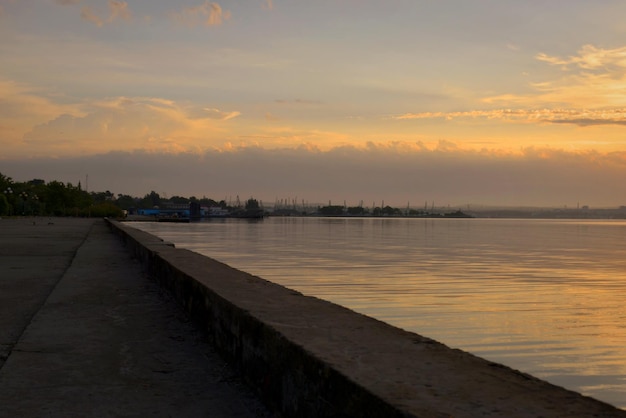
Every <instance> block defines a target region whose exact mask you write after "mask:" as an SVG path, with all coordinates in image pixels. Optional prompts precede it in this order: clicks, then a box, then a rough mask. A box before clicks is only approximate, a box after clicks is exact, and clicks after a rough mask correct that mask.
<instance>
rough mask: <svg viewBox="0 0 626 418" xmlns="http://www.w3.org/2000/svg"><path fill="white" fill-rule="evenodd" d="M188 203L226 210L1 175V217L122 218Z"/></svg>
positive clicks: (207, 201) (177, 199) (152, 195)
mask: <svg viewBox="0 0 626 418" xmlns="http://www.w3.org/2000/svg"><path fill="white" fill-rule="evenodd" d="M191 202H198V203H199V204H200V205H202V206H220V207H222V208H224V209H227V205H226V202H224V201H221V202H216V201H215V200H213V199H208V198H206V197H205V198H202V199H198V198H196V197H194V196H192V197H189V198H186V197H182V196H172V197H171V198H169V199H168V198H165V197H161V196H160V195H159V194H158V193H156V192H154V191H152V192H150V193H147V194H146V195H145V196H144V197H142V198H140V197H134V196H130V195H126V194H117V195H115V194H114V193H112V192H110V191H109V190H106V191H104V192H95V191H91V192H89V191H87V190H85V189H83V187H82V185H81V183H80V181H79V182H78V184H76V185H74V184H72V183H69V182H68V183H63V182H61V181H57V180H54V181H50V182H46V181H44V180H42V179H33V180H30V181H26V182H17V181H13V179H12V178H11V177H9V176H6V175H4V174H2V173H0V216H80V217H104V216H107V217H121V216H123V215H124V213H125V211H131V210H133V209H151V208H154V207H163V206H168V205H188V204H189V203H191Z"/></svg>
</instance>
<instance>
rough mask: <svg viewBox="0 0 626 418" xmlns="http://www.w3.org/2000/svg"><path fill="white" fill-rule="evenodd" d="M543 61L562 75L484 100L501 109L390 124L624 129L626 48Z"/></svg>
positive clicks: (435, 115)
mask: <svg viewBox="0 0 626 418" xmlns="http://www.w3.org/2000/svg"><path fill="white" fill-rule="evenodd" d="M536 58H537V59H538V60H539V61H543V62H546V63H548V64H550V65H556V66H560V67H561V69H562V70H563V76H562V77H560V78H555V79H551V80H544V81H540V82H534V83H531V84H530V87H531V88H532V89H533V90H534V92H532V93H529V94H525V95H519V94H501V95H496V96H490V97H485V98H483V99H482V102H483V103H485V104H488V105H490V106H491V105H496V106H497V105H499V106H502V105H504V106H506V107H505V108H499V109H486V110H471V111H464V112H421V113H405V114H402V115H397V116H393V117H392V119H396V120H406V119H446V120H453V119H464V118H465V119H467V118H484V119H494V120H502V121H506V122H521V123H555V124H575V125H578V126H592V125H617V126H619V125H622V126H626V94H625V93H626V47H621V48H615V49H602V48H597V47H594V46H592V45H585V46H583V47H582V48H581V50H580V51H579V52H578V55H576V56H570V57H567V58H562V57H554V56H549V55H547V54H543V53H542V54H538V55H537V56H536Z"/></svg>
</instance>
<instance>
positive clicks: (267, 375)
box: [112, 222, 626, 417]
mask: <svg viewBox="0 0 626 418" xmlns="http://www.w3.org/2000/svg"><path fill="white" fill-rule="evenodd" d="M112 226H113V228H114V229H116V230H117V231H118V233H119V234H120V236H121V237H122V238H123V239H124V241H125V243H126V246H127V247H128V248H129V249H130V250H131V251H132V252H133V253H134V254H135V255H136V256H137V257H138V258H139V259H140V260H142V262H143V263H144V265H145V266H146V267H147V270H148V271H149V274H150V275H152V276H153V277H154V278H156V279H157V280H158V281H159V282H160V283H161V284H162V285H163V286H165V287H167V288H169V289H170V290H171V291H172V292H173V294H174V295H175V297H176V298H177V299H178V300H179V301H180V302H181V303H182V304H183V305H184V306H185V307H186V309H187V311H188V312H189V313H190V314H191V315H192V316H193V317H194V318H196V319H197V320H198V321H199V322H200V323H201V324H202V326H203V327H204V328H205V329H207V331H208V332H209V333H210V334H211V335H212V338H213V342H214V345H215V346H216V347H217V348H218V349H219V350H220V351H221V352H222V353H223V354H224V355H225V356H227V357H229V358H230V359H231V360H232V361H233V362H236V363H237V364H238V365H239V367H240V368H241V371H242V373H243V374H244V375H245V376H246V377H247V378H248V379H249V380H250V381H251V382H253V383H254V385H255V386H256V387H257V388H258V390H259V393H260V394H261V395H262V396H263V397H264V398H265V399H266V400H267V402H269V403H271V404H273V405H274V407H275V408H277V409H278V410H279V411H280V412H281V413H282V414H284V415H285V416H294V417H320V416H359V417H383V416H384V417H391V416H414V417H449V416H454V417H583V416H584V417H625V416H626V411H622V410H618V409H616V408H614V407H612V406H610V405H607V404H604V403H602V402H599V401H596V400H594V399H591V398H588V397H584V396H581V395H580V394H577V393H574V392H571V391H567V390H565V389H563V388H560V387H557V386H554V385H551V384H549V383H547V382H544V381H541V380H539V379H536V378H534V377H532V376H529V375H526V374H523V373H520V372H517V371H514V370H512V369H509V368H507V367H504V366H501V365H498V364H494V363H491V362H488V361H486V360H483V359H480V358H478V357H475V356H472V355H470V354H468V353H465V352H462V351H460V350H453V349H450V348H448V347H446V346H444V345H442V344H439V343H437V342H435V341H433V340H430V339H428V338H424V337H421V336H419V335H416V334H413V333H409V332H405V331H403V330H400V329H398V328H395V327H392V326H390V325H387V324H384V323H382V322H380V321H376V320H374V319H372V318H368V317H366V316H363V315H360V314H357V313H354V312H352V311H350V310H348V309H345V308H342V307H340V306H337V305H334V304H331V303H328V302H325V301H321V300H319V299H316V298H312V297H306V296H303V295H301V294H300V293H298V292H295V291H291V290H289V289H286V288H284V287H281V286H279V285H275V284H272V283H270V282H267V281H265V280H263V279H260V278H257V277H254V276H251V275H249V274H246V273H244V272H241V271H237V270H234V269H232V268H230V267H228V266H226V265H224V264H221V263H219V262H217V261H215V260H212V259H210V258H207V257H204V256H201V255H199V254H195V253H193V252H190V251H187V250H178V249H175V248H173V247H172V246H169V245H167V243H164V242H162V241H161V240H159V239H158V238H156V237H154V236H152V235H150V234H148V233H145V232H143V231H139V230H136V229H134V228H132V227H129V226H127V225H122V224H119V223H116V222H112ZM207 239H209V238H208V237H207Z"/></svg>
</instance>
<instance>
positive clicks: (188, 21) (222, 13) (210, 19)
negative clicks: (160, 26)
mask: <svg viewBox="0 0 626 418" xmlns="http://www.w3.org/2000/svg"><path fill="white" fill-rule="evenodd" d="M171 17H172V19H173V20H174V21H175V22H177V23H179V24H181V25H184V26H188V27H195V26H199V25H204V26H217V25H221V24H222V23H223V22H224V21H225V20H229V19H230V17H231V13H230V12H229V11H228V10H222V7H221V6H220V5H219V4H217V3H213V2H210V1H208V0H207V1H205V2H204V3H203V4H201V5H199V6H195V7H188V8H185V9H183V10H182V11H180V12H177V13H172V14H171Z"/></svg>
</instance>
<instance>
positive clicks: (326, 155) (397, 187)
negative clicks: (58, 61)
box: [2, 142, 626, 208]
mask: <svg viewBox="0 0 626 418" xmlns="http://www.w3.org/2000/svg"><path fill="white" fill-rule="evenodd" d="M242 167H245V169H242ZM2 172H3V174H5V175H9V176H11V177H12V178H14V179H15V180H16V181H26V180H30V179H31V178H43V179H46V180H54V179H56V180H61V181H71V182H73V183H76V182H77V180H78V179H82V178H84V176H85V174H86V173H88V174H89V180H90V186H91V187H90V188H92V189H93V190H111V191H112V192H114V193H128V194H133V195H137V196H143V195H144V194H146V193H149V192H150V191H151V190H155V191H157V192H159V193H163V192H165V193H166V194H168V195H174V194H179V195H183V196H191V195H195V196H203V195H204V196H207V197H212V198H214V199H217V200H220V199H223V198H224V197H228V196H232V197H233V198H234V197H235V196H236V195H239V196H255V197H257V198H259V199H261V200H263V201H264V202H265V203H266V204H271V203H272V202H274V201H275V199H276V198H288V197H290V198H296V197H297V198H298V200H301V199H304V200H306V201H308V202H310V203H321V204H326V203H327V202H328V201H329V200H332V201H333V202H342V203H343V201H344V200H346V201H347V204H348V205H356V204H358V202H359V201H361V200H362V201H364V202H365V203H366V204H367V205H368V206H369V205H370V204H371V203H372V202H377V203H378V204H380V202H381V201H382V200H384V201H385V202H386V203H387V204H391V205H394V206H402V207H405V206H406V203H407V202H410V204H411V205H412V206H413V207H419V206H423V203H424V202H425V201H428V202H429V203H430V202H432V201H434V202H435V205H437V206H447V205H451V207H452V208H458V207H465V205H466V204H468V203H470V204H500V205H523V206H533V205H545V206H559V207H562V206H563V205H576V203H577V202H580V203H581V204H588V205H590V206H592V207H598V206H611V207H616V206H618V205H623V204H625V203H626V202H625V201H624V197H623V184H624V183H625V182H626V153H624V152H621V153H606V154H603V153H598V152H567V151H564V150H561V149H555V148H526V149H523V150H521V152H517V153H505V154H493V153H491V152H489V151H484V150H483V151H464V150H462V149H459V148H458V147H455V146H454V144H449V143H443V144H437V145H434V146H430V147H429V146H424V145H423V144H417V143H403V142H396V143H378V144H373V143H372V144H370V145H369V146H368V147H350V146H343V147H336V148H333V149H330V150H327V151H322V150H319V149H317V148H315V147H295V148H283V149H264V148H262V147H259V146H255V147H245V146H233V147H231V148H229V149H220V150H217V149H215V150H207V151H204V152H202V153H191V152H182V153H177V154H167V153H162V152H158V151H157V152H155V151H132V150H129V151H123V152H120V151H118V152H108V153H103V154H99V155H92V156H80V157H69V158H68V157H63V158H60V159H51V158H38V159H28V160H23V159H22V160H5V161H3V168H2ZM207 179H219V181H212V182H207Z"/></svg>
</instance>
